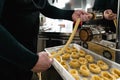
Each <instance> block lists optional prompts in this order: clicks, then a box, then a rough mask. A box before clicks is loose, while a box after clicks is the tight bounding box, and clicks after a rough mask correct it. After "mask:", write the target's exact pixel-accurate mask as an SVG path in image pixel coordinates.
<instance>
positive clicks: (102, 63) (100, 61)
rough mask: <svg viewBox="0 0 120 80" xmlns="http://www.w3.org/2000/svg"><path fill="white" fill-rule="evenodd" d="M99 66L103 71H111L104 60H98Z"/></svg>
mask: <svg viewBox="0 0 120 80" xmlns="http://www.w3.org/2000/svg"><path fill="white" fill-rule="evenodd" d="M97 65H98V66H99V67H100V68H101V70H108V69H109V66H108V65H107V64H106V63H105V62H104V61H103V60H98V61H97Z"/></svg>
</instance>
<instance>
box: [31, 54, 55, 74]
mask: <svg viewBox="0 0 120 80" xmlns="http://www.w3.org/2000/svg"><path fill="white" fill-rule="evenodd" d="M38 57H39V58H38V61H37V63H36V65H35V66H34V67H33V69H32V71H33V72H43V71H45V70H47V69H48V68H50V67H51V64H52V62H53V59H51V58H49V56H48V54H47V53H46V52H40V53H38Z"/></svg>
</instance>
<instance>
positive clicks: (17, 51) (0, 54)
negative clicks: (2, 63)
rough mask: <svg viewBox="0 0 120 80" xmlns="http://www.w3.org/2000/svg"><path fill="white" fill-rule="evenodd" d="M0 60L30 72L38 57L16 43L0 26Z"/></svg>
mask: <svg viewBox="0 0 120 80" xmlns="http://www.w3.org/2000/svg"><path fill="white" fill-rule="evenodd" d="M0 59H3V60H6V61H8V62H9V63H11V64H13V65H16V66H18V67H21V68H23V69H26V70H30V69H32V68H33V66H34V65H35V64H36V62H37V60H38V56H37V55H35V54H34V53H32V52H31V51H29V50H28V49H26V48H25V47H24V46H22V45H21V44H20V43H19V42H17V41H16V40H15V39H14V38H13V37H12V36H11V35H10V33H8V32H7V31H6V30H5V29H4V28H3V27H2V26H1V25H0Z"/></svg>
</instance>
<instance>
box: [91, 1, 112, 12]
mask: <svg viewBox="0 0 120 80" xmlns="http://www.w3.org/2000/svg"><path fill="white" fill-rule="evenodd" d="M108 5H110V0H95V2H94V5H93V10H94V11H102V12H103V11H104V10H106V9H108V8H109V7H108Z"/></svg>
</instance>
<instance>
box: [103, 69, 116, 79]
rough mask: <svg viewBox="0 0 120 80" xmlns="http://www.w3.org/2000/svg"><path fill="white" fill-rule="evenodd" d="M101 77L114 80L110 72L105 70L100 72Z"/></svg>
mask: <svg viewBox="0 0 120 80" xmlns="http://www.w3.org/2000/svg"><path fill="white" fill-rule="evenodd" d="M101 77H102V78H103V79H104V80H116V78H115V77H114V76H113V75H112V74H110V73H109V72H107V71H102V72H101Z"/></svg>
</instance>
